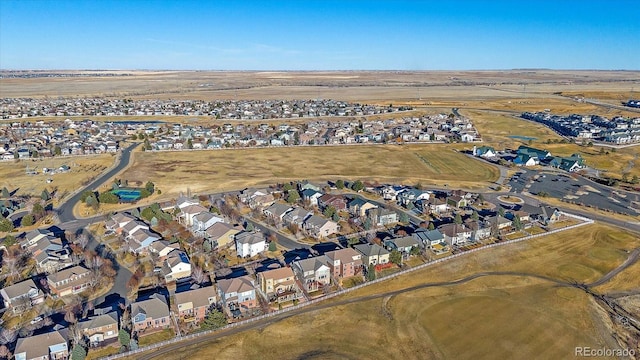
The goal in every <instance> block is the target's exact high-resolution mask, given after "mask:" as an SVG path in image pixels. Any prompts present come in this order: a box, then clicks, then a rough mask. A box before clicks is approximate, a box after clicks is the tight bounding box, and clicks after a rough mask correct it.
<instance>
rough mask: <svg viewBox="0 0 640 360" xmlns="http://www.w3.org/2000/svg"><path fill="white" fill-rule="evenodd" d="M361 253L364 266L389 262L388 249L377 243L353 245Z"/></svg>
mask: <svg viewBox="0 0 640 360" xmlns="http://www.w3.org/2000/svg"><path fill="white" fill-rule="evenodd" d="M353 248H354V249H355V250H356V251H358V252H359V253H360V254H361V255H362V262H363V265H364V266H370V265H381V264H386V263H388V262H389V255H390V253H389V251H388V250H387V249H385V248H383V247H382V246H380V245H377V244H358V245H355V246H354V247H353Z"/></svg>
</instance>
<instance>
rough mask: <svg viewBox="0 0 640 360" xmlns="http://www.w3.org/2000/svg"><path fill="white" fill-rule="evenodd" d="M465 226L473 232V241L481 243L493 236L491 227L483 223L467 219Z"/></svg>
mask: <svg viewBox="0 0 640 360" xmlns="http://www.w3.org/2000/svg"><path fill="white" fill-rule="evenodd" d="M464 225H465V226H466V227H467V228H468V229H469V230H471V241H481V240H484V239H486V238H488V237H490V236H491V227H490V226H489V225H488V224H485V223H483V222H481V221H476V220H471V219H467V220H465V222H464Z"/></svg>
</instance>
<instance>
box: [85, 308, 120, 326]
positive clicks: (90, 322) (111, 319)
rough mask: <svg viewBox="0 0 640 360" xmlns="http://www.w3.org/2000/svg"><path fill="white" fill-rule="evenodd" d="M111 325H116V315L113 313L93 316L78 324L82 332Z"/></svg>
mask: <svg viewBox="0 0 640 360" xmlns="http://www.w3.org/2000/svg"><path fill="white" fill-rule="evenodd" d="M112 324H118V313H117V312H115V311H111V312H109V313H107V314H102V315H98V316H94V317H92V318H90V319H87V320H83V321H80V322H79V325H80V327H81V328H82V329H83V330H89V329H95V328H99V327H102V326H107V325H112Z"/></svg>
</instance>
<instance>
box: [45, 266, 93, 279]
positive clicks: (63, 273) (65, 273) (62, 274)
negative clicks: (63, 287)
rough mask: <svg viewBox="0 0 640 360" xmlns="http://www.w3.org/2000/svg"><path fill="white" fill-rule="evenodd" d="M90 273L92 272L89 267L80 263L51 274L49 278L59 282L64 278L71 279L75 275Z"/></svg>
mask: <svg viewBox="0 0 640 360" xmlns="http://www.w3.org/2000/svg"><path fill="white" fill-rule="evenodd" d="M89 273H91V271H90V270H89V269H86V268H84V267H82V266H79V265H78V266H73V267H70V268H67V269H64V270H60V271H58V272H56V273H53V274H50V275H49V276H48V278H49V280H51V281H52V282H54V283H57V282H58V281H61V280H63V279H70V278H71V277H73V276H86V275H88V274H89Z"/></svg>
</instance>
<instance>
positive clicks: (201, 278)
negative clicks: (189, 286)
mask: <svg viewBox="0 0 640 360" xmlns="http://www.w3.org/2000/svg"><path fill="white" fill-rule="evenodd" d="M191 278H192V279H193V281H195V282H196V283H198V284H202V283H203V282H205V280H206V275H205V273H204V271H202V268H201V267H200V266H194V267H193V269H192V270H191Z"/></svg>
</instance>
